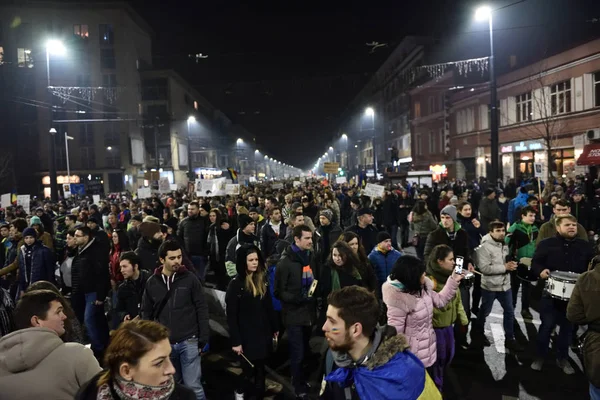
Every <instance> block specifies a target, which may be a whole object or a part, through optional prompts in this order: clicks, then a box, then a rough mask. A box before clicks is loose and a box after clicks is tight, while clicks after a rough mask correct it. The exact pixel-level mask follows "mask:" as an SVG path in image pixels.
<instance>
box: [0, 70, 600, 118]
mask: <svg viewBox="0 0 600 400" xmlns="http://www.w3.org/2000/svg"><path fill="white" fill-rule="evenodd" d="M0 64H1V63H0ZM592 79H593V83H592V84H593V86H594V107H600V71H598V72H595V73H594V74H593V75H592Z"/></svg>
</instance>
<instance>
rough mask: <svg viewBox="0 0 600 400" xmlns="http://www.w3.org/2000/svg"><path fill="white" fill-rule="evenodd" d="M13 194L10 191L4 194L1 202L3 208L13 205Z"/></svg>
mask: <svg viewBox="0 0 600 400" xmlns="http://www.w3.org/2000/svg"><path fill="white" fill-rule="evenodd" d="M10 198H11V195H10V193H6V194H3V195H2V198H1V199H0V204H2V208H6V207H8V206H10V205H11V203H12V202H11V201H10Z"/></svg>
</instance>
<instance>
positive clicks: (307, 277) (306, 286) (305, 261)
mask: <svg viewBox="0 0 600 400" xmlns="http://www.w3.org/2000/svg"><path fill="white" fill-rule="evenodd" d="M292 251H293V252H294V253H296V254H297V255H298V257H299V258H300V261H301V262H302V298H305V299H306V298H308V292H309V291H310V287H311V286H312V283H313V281H314V280H315V277H314V275H313V271H312V268H311V267H310V253H309V252H308V251H305V250H302V249H300V248H299V247H298V246H296V245H295V244H293V245H292Z"/></svg>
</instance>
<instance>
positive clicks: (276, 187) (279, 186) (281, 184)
mask: <svg viewBox="0 0 600 400" xmlns="http://www.w3.org/2000/svg"><path fill="white" fill-rule="evenodd" d="M271 187H272V188H273V190H280V189H283V183H274V184H273V185H272V186H271Z"/></svg>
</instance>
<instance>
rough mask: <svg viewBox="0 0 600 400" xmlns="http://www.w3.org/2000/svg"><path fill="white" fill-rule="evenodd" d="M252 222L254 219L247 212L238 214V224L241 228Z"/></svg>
mask: <svg viewBox="0 0 600 400" xmlns="http://www.w3.org/2000/svg"><path fill="white" fill-rule="evenodd" d="M252 222H254V220H253V219H252V218H250V216H249V215H248V214H240V215H239V216H238V224H239V226H240V229H241V230H244V229H246V227H247V226H248V225H250V224H251V223H252Z"/></svg>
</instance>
